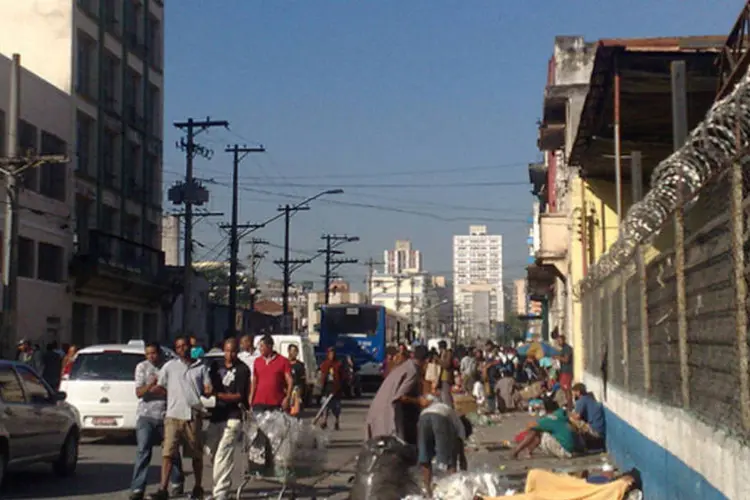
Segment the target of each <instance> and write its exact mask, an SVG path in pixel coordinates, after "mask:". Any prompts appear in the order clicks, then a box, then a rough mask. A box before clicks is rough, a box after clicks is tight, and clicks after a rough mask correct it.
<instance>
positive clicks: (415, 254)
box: [383, 240, 422, 274]
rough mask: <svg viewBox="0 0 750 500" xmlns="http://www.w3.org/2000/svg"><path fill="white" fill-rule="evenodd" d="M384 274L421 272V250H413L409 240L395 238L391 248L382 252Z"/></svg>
mask: <svg viewBox="0 0 750 500" xmlns="http://www.w3.org/2000/svg"><path fill="white" fill-rule="evenodd" d="M383 257H384V259H383V260H384V262H385V266H384V272H385V274H404V273H421V272H422V252H420V251H419V250H414V249H412V247H411V242H410V241H409V240H396V247H395V248H394V249H393V250H386V251H385V252H384V253H383Z"/></svg>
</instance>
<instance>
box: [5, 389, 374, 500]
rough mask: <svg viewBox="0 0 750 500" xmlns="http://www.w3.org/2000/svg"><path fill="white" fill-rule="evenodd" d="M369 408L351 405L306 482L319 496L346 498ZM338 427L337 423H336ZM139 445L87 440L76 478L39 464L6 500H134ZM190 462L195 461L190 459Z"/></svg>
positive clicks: (15, 480)
mask: <svg viewBox="0 0 750 500" xmlns="http://www.w3.org/2000/svg"><path fill="white" fill-rule="evenodd" d="M368 405H369V400H368V399H360V400H355V401H345V402H344V405H343V417H342V421H341V430H340V431H331V433H330V436H331V441H330V443H329V451H328V465H327V467H326V473H325V474H323V475H322V476H319V477H317V478H311V479H309V480H306V481H305V483H310V484H315V486H316V490H317V492H318V493H317V494H318V497H319V498H345V497H346V494H345V491H346V489H347V483H348V480H349V478H350V477H351V476H352V475H353V473H354V462H355V461H354V457H355V456H356V454H357V451H358V450H359V446H360V445H361V443H362V437H363V435H364V431H363V423H364V420H365V414H366V413H367V408H368ZM331 423H332V422H331ZM135 449H136V448H135V444H134V442H132V441H127V440H124V441H123V440H103V439H84V441H83V443H82V446H81V456H80V460H79V462H78V470H77V472H76V474H75V476H73V477H71V478H65V479H61V478H58V477H56V476H55V475H54V474H53V473H52V470H51V467H49V466H44V465H42V466H35V467H30V468H28V469H24V470H22V471H18V472H14V473H13V474H9V476H8V478H7V483H6V484H5V486H4V490H3V491H2V492H1V493H0V498H3V499H8V500H12V499H32V498H33V499H63V498H65V499H69V498H76V499H91V500H94V499H125V498H127V497H128V495H129V493H130V491H129V484H130V478H131V475H132V472H133V465H132V464H133V458H134V457H135ZM160 456H161V455H160V452H159V451H158V450H156V449H155V450H154V458H153V461H152V465H151V470H150V471H149V488H148V493H151V492H153V491H155V490H156V483H157V481H158V476H159V457H160ZM237 463H238V467H237V469H236V470H235V474H234V477H235V485H236V486H238V485H239V480H240V479H241V477H242V473H243V462H241V461H240V458H239V456H238V462H237ZM188 464H189V461H188ZM205 469H206V470H205V473H204V477H205V478H206V479H205V484H206V485H207V488H206V490H207V493H208V492H210V485H211V469H210V467H206V468H205ZM189 471H190V465H187V467H186V472H187V480H186V489H189V488H192V486H193V479H192V477H191V474H190V473H189ZM277 488H278V486H276V485H271V484H262V483H257V484H256V485H254V486H253V487H252V488H248V489H247V490H246V491H247V494H246V495H244V497H243V498H248V499H251V498H265V497H267V496H268V493H269V492H273V491H278V490H277Z"/></svg>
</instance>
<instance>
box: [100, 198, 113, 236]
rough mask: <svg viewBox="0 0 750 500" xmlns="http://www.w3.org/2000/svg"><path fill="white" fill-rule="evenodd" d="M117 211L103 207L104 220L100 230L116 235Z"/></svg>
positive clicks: (107, 206)
mask: <svg viewBox="0 0 750 500" xmlns="http://www.w3.org/2000/svg"><path fill="white" fill-rule="evenodd" d="M116 217H117V210H116V209H115V208H114V207H110V206H109V205H102V220H101V224H99V228H100V229H101V230H102V231H103V232H105V233H108V234H114V233H115V231H116V226H115V222H116Z"/></svg>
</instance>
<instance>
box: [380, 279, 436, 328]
mask: <svg viewBox="0 0 750 500" xmlns="http://www.w3.org/2000/svg"><path fill="white" fill-rule="evenodd" d="M371 302H372V303H373V304H376V305H381V306H384V307H386V308H388V309H390V310H392V311H395V312H397V313H399V314H402V315H403V316H404V317H405V318H407V320H408V321H409V323H410V324H411V325H412V327H413V329H414V332H415V334H416V335H417V336H418V337H427V336H434V335H436V334H438V333H439V325H438V320H439V317H440V315H439V306H440V305H441V303H440V299H439V298H438V294H437V291H436V289H435V287H433V286H432V278H431V277H430V276H429V275H428V274H426V273H414V274H396V275H393V274H375V275H373V277H372V298H371Z"/></svg>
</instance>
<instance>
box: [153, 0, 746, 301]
mask: <svg viewBox="0 0 750 500" xmlns="http://www.w3.org/2000/svg"><path fill="white" fill-rule="evenodd" d="M166 3H167V5H166V27H165V29H166V42H165V43H166V69H165V78H166V91H165V98H166V109H165V128H166V131H165V133H166V136H165V137H166V139H165V146H164V157H165V158H164V181H165V187H168V186H169V185H170V184H171V183H173V182H174V181H175V180H177V179H179V178H180V177H181V176H184V157H183V155H182V153H181V152H179V151H178V150H176V149H175V147H174V143H175V141H176V140H178V139H179V137H180V133H179V131H177V130H175V129H174V128H173V127H172V126H171V124H172V122H174V121H179V120H184V119H186V118H188V117H194V118H205V117H206V116H210V117H211V118H213V119H225V120H228V121H229V122H230V127H231V129H230V130H229V131H224V130H213V131H210V132H206V133H204V134H202V135H201V136H200V137H199V139H200V142H201V144H203V145H204V146H206V147H210V148H213V149H214V150H215V154H214V156H213V158H212V159H211V160H210V161H209V160H200V159H199V160H197V161H196V176H198V177H201V178H205V179H210V182H211V183H210V184H208V187H209V188H210V189H211V203H210V205H209V207H208V208H209V209H210V210H212V211H220V212H222V211H223V212H224V213H225V214H226V216H225V217H223V218H221V217H220V218H206V219H204V220H202V221H201V222H200V223H199V224H198V226H197V229H196V236H197V238H198V241H199V243H200V245H201V246H198V247H197V248H196V258H198V259H212V260H214V259H220V258H226V255H227V254H226V250H225V247H226V238H225V234H224V233H223V232H222V231H221V230H220V229H218V227H217V226H218V224H220V223H224V222H227V221H228V220H229V214H230V201H231V193H230V189H229V187H228V186H229V183H230V181H231V157H230V155H229V154H227V153H224V152H223V150H224V148H225V146H226V145H228V144H234V143H239V144H240V145H243V144H246V145H249V146H251V145H256V144H258V143H262V144H263V145H264V146H265V147H266V148H267V150H268V152H267V153H265V154H256V155H252V156H250V157H248V158H247V159H246V160H245V161H244V162H243V164H242V166H241V187H242V191H241V196H240V200H241V201H240V214H241V216H240V219H241V221H245V222H260V221H263V220H265V219H268V218H269V217H271V216H273V215H275V214H276V208H277V206H278V205H279V204H280V203H286V202H290V203H294V202H295V201H300V199H301V198H297V197H307V196H310V195H314V194H316V193H318V192H320V191H322V190H325V189H330V188H339V187H341V188H343V189H344V190H345V194H343V195H338V196H333V197H329V198H328V200H329V201H324V200H322V199H321V200H319V201H316V202H314V203H313V204H312V205H311V210H310V211H309V212H301V213H299V214H297V215H296V216H295V217H294V218H293V222H292V245H291V246H292V248H294V249H295V250H298V251H303V252H308V253H309V252H314V251H316V250H317V249H318V248H320V245H321V242H320V236H321V234H322V233H324V232H329V233H339V234H342V233H346V234H349V235H356V236H359V237H360V238H361V241H360V242H359V243H352V244H349V245H348V246H347V247H346V250H347V256H348V257H354V258H359V259H360V260H361V261H364V260H366V259H367V258H368V257H375V258H378V259H382V252H383V250H384V249H386V248H391V247H392V246H393V243H394V240H396V239H410V240H412V242H413V244H414V246H415V247H416V248H418V249H420V250H421V251H422V253H423V258H424V264H425V266H426V268H427V270H428V271H432V272H434V273H436V274H449V272H450V269H451V253H452V248H451V245H452V235H454V234H463V233H465V232H466V231H467V230H468V226H469V224H472V223H481V224H486V225H487V226H488V228H489V230H490V232H491V233H493V234H498V233H499V234H502V235H503V237H504V245H505V256H504V266H503V267H504V271H505V275H506V278H507V279H512V278H517V277H520V276H522V275H523V273H524V266H525V263H526V256H527V253H528V251H527V248H526V233H527V231H528V217H529V215H530V209H531V202H532V199H531V195H530V186H529V185H528V183H527V182H528V172H527V164H528V163H529V162H532V161H535V160H538V159H539V158H540V156H539V152H538V151H537V148H536V138H537V129H536V121H537V119H538V118H539V117H540V114H541V105H542V93H543V90H544V83H545V79H546V72H547V61H548V60H549V57H550V56H551V53H552V47H553V42H554V37H555V36H556V35H583V36H585V37H586V39H587V40H590V41H595V40H597V39H600V38H614V37H645V36H674V35H706V34H718V35H724V34H727V33H728V32H729V30H730V29H731V26H732V25H733V23H734V21H735V19H736V17H737V15H738V13H739V11H740V8H741V6H742V5H743V4H744V1H742V0H628V1H622V0H619V1H618V0H577V1H576V0H569V1H560V0H536V1H534V0H515V1H511V0H462V1H459V0H346V1H345V0H299V1H284V0H265V1H261V0H210V1H209V0H171V1H168V2H166ZM165 208H166V209H168V210H172V209H173V207H172V206H171V205H169V204H167V206H166V207H165ZM255 235H256V236H257V237H260V238H264V239H266V240H268V241H269V242H270V243H271V244H272V246H270V247H269V248H268V251H269V259H268V260H269V262H266V264H264V266H263V267H262V273H263V274H264V276H266V277H279V276H280V273H279V272H278V270H277V269H276V268H275V266H273V265H272V264H270V260H273V259H274V258H280V257H281V253H282V252H281V250H280V248H279V247H280V246H281V245H282V243H283V224H280V223H276V224H274V225H273V226H270V227H269V228H267V229H264V230H261V231H258V232H257V233H256V234H255ZM248 252H249V249H248V247H247V246H243V247H242V249H241V256H245V255H247V253H248ZM295 257H298V258H302V257H304V254H295ZM321 268H322V266H321V265H320V263H319V262H316V263H315V264H311V265H309V266H306V267H304V268H302V269H300V270H299V271H298V272H297V273H296V274H295V275H294V279H295V280H296V281H303V280H316V281H317V283H316V284H317V285H318V287H319V286H320V278H319V274H320V273H321ZM341 274H342V275H343V277H345V278H347V279H350V280H351V282H352V283H353V284H354V285H355V286H357V287H359V288H361V286H362V285H361V283H362V281H363V279H364V277H365V275H366V268H365V267H364V266H362V265H350V266H346V267H344V268H342V270H341Z"/></svg>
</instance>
